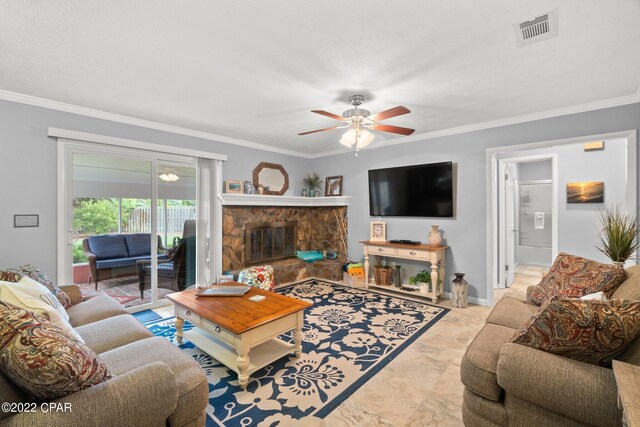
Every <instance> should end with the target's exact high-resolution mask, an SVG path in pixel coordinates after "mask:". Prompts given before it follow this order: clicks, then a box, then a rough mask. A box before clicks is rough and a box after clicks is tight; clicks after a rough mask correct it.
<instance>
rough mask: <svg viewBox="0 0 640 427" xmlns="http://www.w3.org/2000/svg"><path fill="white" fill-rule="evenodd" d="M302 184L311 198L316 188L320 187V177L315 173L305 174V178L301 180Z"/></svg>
mask: <svg viewBox="0 0 640 427" xmlns="http://www.w3.org/2000/svg"><path fill="white" fill-rule="evenodd" d="M302 182H304V185H306V186H307V187H308V188H309V192H308V193H307V194H308V195H309V196H310V197H313V196H314V195H315V190H316V188H320V186H321V185H322V180H321V179H320V175H318V174H317V173H316V172H314V173H312V174H311V173H310V174H307V177H306V178H303V179H302Z"/></svg>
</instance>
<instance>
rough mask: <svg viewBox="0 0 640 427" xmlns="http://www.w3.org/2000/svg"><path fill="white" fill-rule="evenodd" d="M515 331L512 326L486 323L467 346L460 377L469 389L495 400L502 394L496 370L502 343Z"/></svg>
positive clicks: (461, 364) (506, 341)
mask: <svg viewBox="0 0 640 427" xmlns="http://www.w3.org/2000/svg"><path fill="white" fill-rule="evenodd" d="M514 332H515V330H514V329H512V328H507V327H505V326H500V325H494V324H492V323H487V324H486V325H484V328H482V330H481V331H480V332H478V335H476V337H475V339H474V340H473V342H471V344H470V345H469V348H467V352H466V353H465V355H464V357H463V358H462V363H460V379H461V380H462V383H463V384H464V385H465V386H467V388H469V389H470V390H471V391H473V392H474V393H476V394H479V395H480V396H484V397H486V398H487V399H489V400H493V401H494V402H497V401H499V400H500V397H501V395H502V388H501V387H500V386H499V385H498V379H497V376H496V372H497V369H498V359H499V357H500V348H501V347H502V344H505V343H508V342H509V341H510V340H511V337H513V333H514Z"/></svg>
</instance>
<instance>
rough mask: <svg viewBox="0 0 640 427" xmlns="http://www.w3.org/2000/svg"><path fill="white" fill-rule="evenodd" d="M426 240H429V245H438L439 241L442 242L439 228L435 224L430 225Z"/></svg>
mask: <svg viewBox="0 0 640 427" xmlns="http://www.w3.org/2000/svg"><path fill="white" fill-rule="evenodd" d="M427 240H428V241H429V245H431V246H432V247H436V246H440V243H442V235H441V234H440V230H438V226H437V225H432V226H431V233H429V237H428V238H427Z"/></svg>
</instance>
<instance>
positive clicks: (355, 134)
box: [340, 128, 376, 149]
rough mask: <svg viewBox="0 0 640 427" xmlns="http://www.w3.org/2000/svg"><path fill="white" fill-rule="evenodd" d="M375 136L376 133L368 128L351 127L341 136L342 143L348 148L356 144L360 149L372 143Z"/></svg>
mask: <svg viewBox="0 0 640 427" xmlns="http://www.w3.org/2000/svg"><path fill="white" fill-rule="evenodd" d="M375 137H376V136H375V135H374V134H372V133H371V132H369V131H368V130H366V129H354V128H351V129H349V130H348V131H346V132H345V133H344V135H342V138H340V144H342V145H344V146H345V147H348V148H351V147H353V146H354V145H355V146H356V148H358V149H360V148H365V147H366V146H367V145H369V144H371V143H372V142H373V140H374V139H375Z"/></svg>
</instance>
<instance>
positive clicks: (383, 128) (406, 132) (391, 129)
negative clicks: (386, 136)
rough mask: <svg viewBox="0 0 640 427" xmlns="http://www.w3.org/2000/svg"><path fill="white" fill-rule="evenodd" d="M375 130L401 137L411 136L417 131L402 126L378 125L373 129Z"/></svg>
mask: <svg viewBox="0 0 640 427" xmlns="http://www.w3.org/2000/svg"><path fill="white" fill-rule="evenodd" d="M373 130H379V131H382V132H391V133H399V134H401V135H411V134H412V133H414V132H415V131H416V130H415V129H409V128H403V127H400V126H389V125H376V126H375V127H374V128H373Z"/></svg>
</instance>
